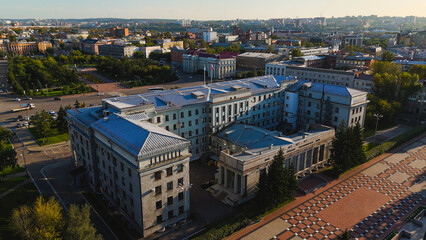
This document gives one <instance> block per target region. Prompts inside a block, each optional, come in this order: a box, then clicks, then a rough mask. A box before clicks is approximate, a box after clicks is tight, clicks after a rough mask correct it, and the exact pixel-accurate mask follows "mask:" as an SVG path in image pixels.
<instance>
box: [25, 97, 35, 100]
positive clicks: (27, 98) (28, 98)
mask: <svg viewBox="0 0 426 240" xmlns="http://www.w3.org/2000/svg"><path fill="white" fill-rule="evenodd" d="M24 100H33V98H31V97H26V98H24Z"/></svg>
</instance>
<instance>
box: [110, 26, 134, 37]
mask: <svg viewBox="0 0 426 240" xmlns="http://www.w3.org/2000/svg"><path fill="white" fill-rule="evenodd" d="M109 35H110V36H111V37H121V36H122V37H127V36H129V29H128V28H120V27H113V28H110V29H109Z"/></svg>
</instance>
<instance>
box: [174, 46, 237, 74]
mask: <svg viewBox="0 0 426 240" xmlns="http://www.w3.org/2000/svg"><path fill="white" fill-rule="evenodd" d="M236 55H237V54H236V53H230V52H223V53H219V54H214V55H213V54H207V53H204V52H199V51H195V52H192V53H186V54H183V55H182V62H183V63H182V64H183V71H184V72H187V73H196V72H202V71H204V68H205V70H206V72H207V77H209V78H211V77H213V78H214V79H224V78H230V77H234V76H235V73H236V59H235V56H236Z"/></svg>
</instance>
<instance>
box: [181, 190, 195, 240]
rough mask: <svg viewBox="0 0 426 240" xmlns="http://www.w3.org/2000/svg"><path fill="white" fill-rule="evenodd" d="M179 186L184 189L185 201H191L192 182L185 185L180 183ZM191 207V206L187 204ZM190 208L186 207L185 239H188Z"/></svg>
mask: <svg viewBox="0 0 426 240" xmlns="http://www.w3.org/2000/svg"><path fill="white" fill-rule="evenodd" d="M179 188H180V189H182V190H183V193H184V195H185V197H186V199H185V201H189V189H190V188H192V184H191V183H189V182H188V184H187V185H186V186H185V185H184V184H179ZM184 207H185V204H184ZM187 207H188V208H189V206H187ZM188 208H187V209H185V240H188V221H187V218H188Z"/></svg>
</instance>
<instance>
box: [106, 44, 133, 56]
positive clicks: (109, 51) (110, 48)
mask: <svg viewBox="0 0 426 240" xmlns="http://www.w3.org/2000/svg"><path fill="white" fill-rule="evenodd" d="M98 48H99V55H101V56H105V57H109V56H111V57H115V58H124V57H132V56H133V54H134V53H135V51H136V50H137V49H138V47H136V46H133V45H116V44H105V45H100V46H98Z"/></svg>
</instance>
